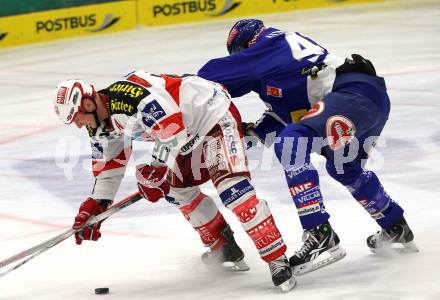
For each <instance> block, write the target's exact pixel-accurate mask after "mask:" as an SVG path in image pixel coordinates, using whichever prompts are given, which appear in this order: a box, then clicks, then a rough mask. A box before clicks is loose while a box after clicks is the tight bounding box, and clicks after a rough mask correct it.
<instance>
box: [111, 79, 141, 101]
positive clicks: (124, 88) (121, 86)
mask: <svg viewBox="0 0 440 300" xmlns="http://www.w3.org/2000/svg"><path fill="white" fill-rule="evenodd" d="M108 90H109V91H110V92H113V93H117V94H123V95H124V96H128V97H130V98H138V97H140V96H142V95H144V91H145V89H144V88H142V87H140V86H137V85H136V86H134V85H133V84H130V83H121V82H117V83H114V84H112V85H111V86H110V88H109V89H108Z"/></svg>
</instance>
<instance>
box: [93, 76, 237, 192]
mask: <svg viewBox="0 0 440 300" xmlns="http://www.w3.org/2000/svg"><path fill="white" fill-rule="evenodd" d="M99 93H100V94H104V95H106V96H107V99H106V100H105V102H106V104H107V107H108V109H109V111H110V113H111V118H110V121H111V124H110V122H108V124H104V123H103V124H101V126H99V127H98V128H97V129H90V128H88V130H89V134H90V138H91V142H92V157H93V173H94V176H95V177H96V183H95V187H94V190H93V195H92V197H94V198H95V199H110V200H113V198H114V196H115V194H116V191H117V189H118V188H119V185H120V182H121V180H122V177H123V174H124V173H125V166H126V164H127V162H128V159H129V157H130V153H131V141H132V140H146V141H154V142H155V147H154V151H153V158H154V159H155V160H156V161H159V162H160V163H162V164H165V165H167V166H168V167H170V168H172V167H173V166H174V164H175V158H176V157H177V155H178V154H187V153H189V152H191V151H192V149H194V148H195V147H197V145H198V144H199V143H200V142H201V141H202V140H203V137H204V136H205V135H206V134H207V133H208V132H209V131H210V130H211V129H212V128H213V127H214V126H215V125H216V124H217V123H218V122H219V120H220V119H221V118H222V117H223V116H224V115H225V114H226V113H227V111H228V109H229V106H230V104H231V99H230V96H229V94H228V93H227V91H226V90H225V89H224V88H223V86H221V85H220V84H217V83H214V82H211V81H207V80H205V79H202V78H200V77H197V76H194V75H185V76H174V75H163V74H161V75H155V74H149V73H146V72H143V71H136V72H133V73H130V74H128V75H127V76H125V77H124V78H123V79H122V80H120V81H117V82H115V83H113V84H111V85H110V86H109V87H108V88H106V89H104V90H101V91H99ZM103 98H104V97H103Z"/></svg>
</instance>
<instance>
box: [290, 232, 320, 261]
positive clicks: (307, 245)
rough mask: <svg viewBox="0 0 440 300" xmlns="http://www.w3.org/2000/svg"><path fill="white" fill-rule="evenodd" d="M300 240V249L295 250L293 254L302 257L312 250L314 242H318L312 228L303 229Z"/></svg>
mask: <svg viewBox="0 0 440 300" xmlns="http://www.w3.org/2000/svg"><path fill="white" fill-rule="evenodd" d="M302 241H303V242H304V244H303V245H302V247H301V249H299V250H298V251H296V252H295V255H296V256H298V257H299V258H303V257H304V256H306V255H307V254H308V253H309V252H310V250H312V248H313V246H314V245H315V244H319V241H318V239H317V238H316V237H315V232H314V230H313V229H312V230H304V233H303V236H302Z"/></svg>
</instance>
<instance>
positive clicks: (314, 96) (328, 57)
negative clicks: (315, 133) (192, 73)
mask: <svg viewBox="0 0 440 300" xmlns="http://www.w3.org/2000/svg"><path fill="white" fill-rule="evenodd" d="M343 62H344V61H343V59H341V58H339V57H337V56H334V55H332V54H330V53H329V52H328V51H327V50H326V49H325V48H323V47H321V46H320V45H318V44H317V43H316V42H314V41H313V40H312V39H310V38H308V37H306V36H304V35H302V34H300V33H297V32H291V33H290V32H285V31H281V30H278V29H275V28H267V29H266V30H264V31H263V32H262V33H261V34H260V36H259V37H258V39H257V41H256V43H255V44H254V45H253V46H252V47H250V48H247V49H245V50H243V51H241V52H238V53H236V54H233V55H230V56H226V57H222V58H216V59H212V60H210V61H209V62H208V63H207V64H206V65H204V66H203V67H202V68H201V69H200V70H199V72H198V76H200V77H203V78H205V79H208V80H211V81H215V82H218V83H221V84H223V85H225V86H226V88H227V89H228V91H229V93H230V94H231V96H232V97H240V96H242V95H244V94H247V93H249V92H251V91H254V92H256V93H258V95H259V96H260V98H261V99H262V100H263V101H264V103H265V104H266V106H267V107H268V110H267V111H266V113H265V116H266V117H267V116H271V118H269V119H270V122H275V123H276V122H277V123H280V124H283V125H284V126H285V125H287V124H290V123H298V122H299V120H300V118H301V117H302V116H303V115H304V114H305V113H306V112H307V111H308V110H309V109H310V107H311V105H312V104H314V103H315V102H317V101H319V100H322V98H323V97H324V95H326V94H327V93H329V92H330V91H331V89H332V86H333V82H334V80H335V77H336V73H335V69H336V68H337V67H338V66H340V65H341V64H342V63H343ZM263 118H264V116H263ZM266 119H267V118H266ZM266 127H270V128H272V129H273V128H274V127H276V125H274V124H271V125H269V126H266ZM260 137H261V138H263V137H262V136H260ZM263 139H264V138H263Z"/></svg>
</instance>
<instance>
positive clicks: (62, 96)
mask: <svg viewBox="0 0 440 300" xmlns="http://www.w3.org/2000/svg"><path fill="white" fill-rule="evenodd" d="M66 94H67V88H66V87H65V86H63V87H61V88H60V89H59V90H58V93H57V103H58V104H64V103H65V100H66ZM57 109H58V108H57Z"/></svg>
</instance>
